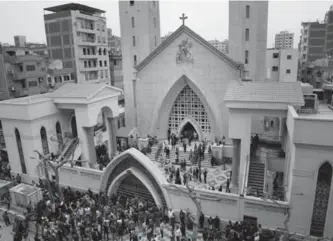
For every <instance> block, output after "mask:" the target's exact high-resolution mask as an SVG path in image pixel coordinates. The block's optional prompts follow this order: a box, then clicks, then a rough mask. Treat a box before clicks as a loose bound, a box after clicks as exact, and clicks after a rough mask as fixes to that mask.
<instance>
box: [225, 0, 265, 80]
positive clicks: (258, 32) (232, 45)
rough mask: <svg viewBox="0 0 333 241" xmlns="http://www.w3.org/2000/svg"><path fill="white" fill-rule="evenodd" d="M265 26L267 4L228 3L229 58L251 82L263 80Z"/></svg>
mask: <svg viewBox="0 0 333 241" xmlns="http://www.w3.org/2000/svg"><path fill="white" fill-rule="evenodd" d="M267 22H268V1H232V0H230V1H229V56H230V57H231V58H232V59H234V60H236V61H239V62H242V63H244V67H245V75H246V76H245V78H247V79H249V80H252V81H264V80H265V79H266V67H265V66H266V48H267Z"/></svg>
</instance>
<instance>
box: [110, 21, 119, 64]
mask: <svg viewBox="0 0 333 241" xmlns="http://www.w3.org/2000/svg"><path fill="white" fill-rule="evenodd" d="M108 45H109V51H110V53H111V54H112V55H118V56H119V55H121V38H120V37H118V36H116V35H113V34H112V29H111V28H108ZM110 64H111V63H110Z"/></svg>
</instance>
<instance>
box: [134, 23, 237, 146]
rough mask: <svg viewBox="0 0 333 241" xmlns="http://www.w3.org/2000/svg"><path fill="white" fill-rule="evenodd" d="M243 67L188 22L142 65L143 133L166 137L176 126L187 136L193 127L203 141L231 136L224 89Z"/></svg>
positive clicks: (137, 98) (139, 112)
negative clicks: (197, 32) (211, 43)
mask: <svg viewBox="0 0 333 241" xmlns="http://www.w3.org/2000/svg"><path fill="white" fill-rule="evenodd" d="M242 68H243V65H242V64H240V63H238V62H235V61H233V60H232V59H230V58H229V57H228V56H227V55H225V54H223V53H221V52H219V51H218V50H217V49H215V48H214V47H213V46H211V45H210V44H209V43H208V42H207V41H206V40H204V39H203V38H201V37H200V36H199V35H198V34H196V33H195V32H193V31H192V30H191V29H190V28H188V27H187V26H185V25H182V26H181V27H180V28H179V29H178V30H177V31H175V32H174V33H173V34H172V35H171V36H169V37H168V39H166V40H165V41H164V42H163V43H162V44H161V45H160V46H158V47H157V48H156V49H155V50H154V51H153V52H152V53H151V54H150V55H148V57H147V58H146V59H144V60H143V61H142V62H141V63H140V64H139V65H138V66H137V67H136V69H137V74H136V75H137V78H136V80H135V81H134V83H133V87H134V88H133V89H134V93H135V94H134V102H135V106H136V117H135V118H136V120H135V121H134V123H136V124H137V127H138V129H139V132H140V134H141V135H146V134H150V135H154V136H158V137H159V138H166V137H167V131H168V129H170V131H171V132H172V133H175V134H176V133H178V134H183V135H184V134H185V133H184V131H191V130H192V131H193V132H196V134H197V136H198V138H199V139H201V140H203V139H205V138H206V139H207V140H214V139H216V138H217V139H221V138H222V136H227V135H228V133H227V132H228V131H227V130H228V109H227V108H226V107H225V105H224V101H223V99H224V93H225V92H226V88H227V86H228V83H229V82H230V81H238V80H239V79H240V78H241V74H242ZM185 135H186V134H185Z"/></svg>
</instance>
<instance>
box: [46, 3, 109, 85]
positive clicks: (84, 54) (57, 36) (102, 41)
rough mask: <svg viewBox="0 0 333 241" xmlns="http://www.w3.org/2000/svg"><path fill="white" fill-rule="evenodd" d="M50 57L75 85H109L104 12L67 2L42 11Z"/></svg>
mask: <svg viewBox="0 0 333 241" xmlns="http://www.w3.org/2000/svg"><path fill="white" fill-rule="evenodd" d="M44 10H45V11H48V12H51V13H46V14H44V21H45V32H46V38H47V46H48V52H49V57H50V58H51V59H52V60H61V61H62V63H63V71H64V72H70V73H71V79H75V80H76V82H77V83H96V82H100V83H108V84H109V83H110V72H109V71H110V70H109V56H108V49H107V48H108V43H107V28H106V18H105V16H104V13H105V11H103V10H100V9H96V8H92V7H89V6H86V5H82V4H77V3H69V4H64V5H58V6H55V7H49V8H45V9H44Z"/></svg>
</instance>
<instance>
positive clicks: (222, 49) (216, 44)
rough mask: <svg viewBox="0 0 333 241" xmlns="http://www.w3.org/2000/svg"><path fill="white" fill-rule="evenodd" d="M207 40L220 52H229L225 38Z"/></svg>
mask: <svg viewBox="0 0 333 241" xmlns="http://www.w3.org/2000/svg"><path fill="white" fill-rule="evenodd" d="M208 42H209V43H210V44H211V45H213V46H214V47H215V48H216V49H218V50H219V51H220V52H222V53H225V54H227V53H228V52H229V43H228V40H227V39H226V40H224V41H219V40H217V39H214V40H210V41H208Z"/></svg>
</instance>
